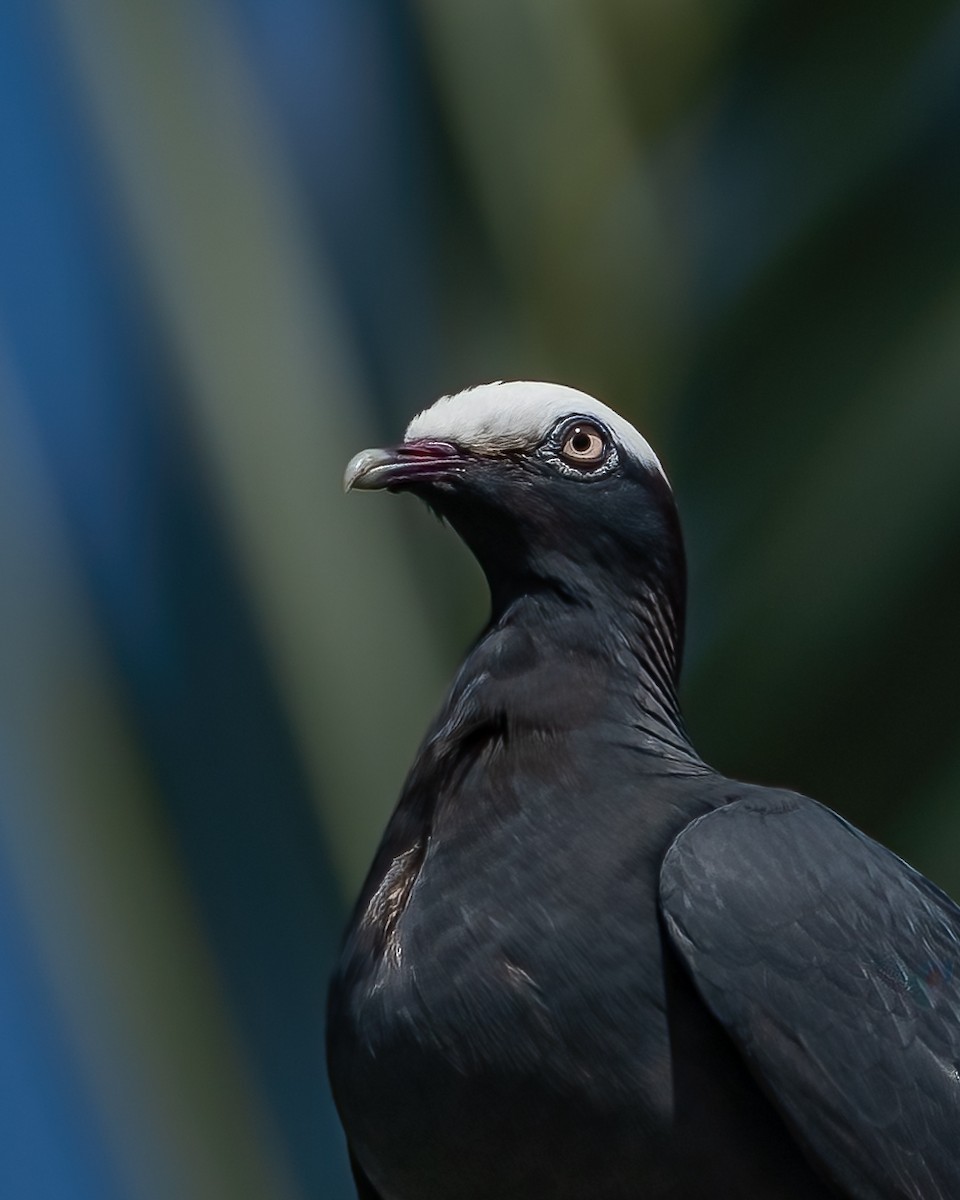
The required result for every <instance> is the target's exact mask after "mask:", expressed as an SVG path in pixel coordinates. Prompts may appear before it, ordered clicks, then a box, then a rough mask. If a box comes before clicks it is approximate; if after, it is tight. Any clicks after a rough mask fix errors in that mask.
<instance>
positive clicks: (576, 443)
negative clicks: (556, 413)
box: [560, 421, 607, 467]
mask: <svg viewBox="0 0 960 1200" xmlns="http://www.w3.org/2000/svg"><path fill="white" fill-rule="evenodd" d="M560 454H561V455H562V456H563V458H564V459H566V461H567V462H568V463H570V464H571V465H572V466H575V467H595V466H597V465H598V464H600V463H602V462H603V460H604V458H606V455H607V439H606V436H605V435H604V434H603V433H602V432H601V431H600V430H599V429H598V428H597V427H596V425H590V424H589V423H588V422H587V421H579V422H578V423H577V424H576V425H573V426H571V428H570V429H568V430H567V432H566V434H565V435H564V439H563V444H562V445H561V447H560Z"/></svg>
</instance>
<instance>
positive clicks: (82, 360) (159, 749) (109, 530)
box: [0, 0, 349, 1200]
mask: <svg viewBox="0 0 960 1200" xmlns="http://www.w3.org/2000/svg"><path fill="white" fill-rule="evenodd" d="M42 11H43V10H42V9H40V8H38V7H37V6H36V5H34V4H31V3H25V2H23V3H22V2H19V0H13V2H12V3H8V4H6V5H2V6H0V104H2V106H3V109H4V111H5V112H6V113H7V114H8V119H7V120H5V121H3V122H2V123H0V155H2V157H3V161H4V163H5V166H6V171H7V179H6V182H5V186H4V187H3V189H0V264H2V270H0V322H2V325H3V328H4V330H5V334H6V337H7V340H8V343H9V346H10V350H11V358H12V366H13V370H14V373H15V375H16V378H17V383H18V385H19V387H20V388H21V390H22V393H23V395H24V397H25V401H26V404H27V407H28V410H29V412H30V414H31V417H32V419H33V422H34V424H35V428H36V431H37V433H38V435H39V440H40V443H41V446H42V449H43V452H44V454H45V457H46V461H47V464H48V466H49V469H50V472H51V475H52V478H53V481H54V484H55V489H56V492H57V494H58V495H59V497H60V500H61V504H62V509H63V512H64V514H65V516H66V520H67V523H68V529H69V532H70V535H71V537H72V538H73V541H74V548H75V550H76V552H77V555H78V559H79V563H80V567H81V572H82V576H83V578H84V579H85V581H86V583H87V586H88V587H89V590H90V594H91V597H92V599H93V602H94V609H95V612H96V613H97V615H98V618H99V624H100V629H101V634H102V636H103V639H104V642H105V644H106V646H107V648H108V651H109V652H110V654H111V655H112V656H113V659H114V661H115V663H116V665H117V668H118V670H119V671H120V674H121V676H122V679H123V682H124V685H125V689H126V694H127V699H128V702H129V705H130V709H131V716H132V719H133V722H134V724H135V726H137V727H138V728H139V731H140V734H141V737H142V740H143V742H144V744H145V747H146V750H147V755H148V758H149V760H150V761H151V762H152V764H153V767H154V770H155V774H156V778H157V780H158V782H159V784H160V787H161V790H162V794H163V797H164V801H165V804H166V808H167V812H168V816H169V819H170V823H171V827H172V829H173V832H174V834H175V837H176V839H177V841H178V842H179V845H180V848H181V853H182V856H183V859H184V861H185V863H186V867H187V871H188V874H189V876H190V878H191V881H192V883H193V886H194V888H195V891H196V895H197V897H198V899H199V902H200V906H201V909H202V912H203V916H204V918H205V921H206V924H207V933H208V937H209V940H210V942H211V943H212V945H213V947H214V949H215V952H216V954H217V956H218V959H219V964H220V968H221V971H222V974H223V976H224V978H225V980H226V983H227V988H228V993H229V999H230V1002H231V1004H232V1006H233V1008H234V1009H235V1011H236V1013H237V1016H238V1019H239V1023H240V1026H241V1029H242V1031H243V1033H244V1035H245V1037H246V1042H247V1044H246V1047H245V1050H246V1054H247V1056H248V1057H249V1058H250V1059H251V1060H252V1062H253V1064H254V1068H255V1072H256V1075H257V1077H258V1079H259V1081H260V1084H261V1086H262V1088H263V1091H264V1094H265V1098H266V1101H267V1105H268V1107H269V1108H270V1109H271V1110H272V1112H273V1115H274V1118H275V1120H276V1121H277V1123H278V1125H279V1127H280V1130H281V1133H282V1136H283V1137H284V1139H285V1141H286V1142H287V1150H288V1153H289V1154H290V1157H291V1159H292V1160H293V1163H294V1167H295V1170H296V1172H297V1175H298V1176H299V1180H300V1183H301V1185H302V1187H303V1190H304V1193H305V1194H306V1195H321V1194H322V1195H324V1196H325V1197H329V1198H330V1200H336V1197H338V1196H346V1195H348V1194H349V1190H348V1183H347V1172H346V1166H345V1162H344V1159H343V1153H342V1148H341V1145H340V1133H339V1129H338V1127H337V1125H336V1121H335V1117H334V1115H333V1112H332V1105H331V1102H330V1100H329V1096H328V1094H327V1091H326V1083H325V1079H326V1076H325V1071H324V1068H323V1057H322V1023H323V1009H324V993H325V986H326V976H327V973H328V970H329V966H330V962H331V959H332V955H333V952H334V947H335V944H336V939H337V930H338V928H339V925H340V921H341V919H342V914H341V912H340V909H339V904H338V901H337V897H336V895H335V893H334V888H333V883H332V873H331V871H330V869H329V864H328V862H327V858H326V854H325V851H324V848H323V846H322V844H321V841H320V837H319V833H318V826H317V821H316V818H315V814H314V810H313V798H312V797H311V796H310V794H309V792H308V789H307V787H306V784H305V781H304V778H303V776H302V773H301V771H300V767H299V764H298V762H297V758H296V754H295V752H294V749H293V746H292V744H291V741H290V737H289V735H288V732H287V730H286V728H285V725H284V721H283V718H282V715H281V713H280V709H279V705H278V702H277V698H276V696H275V694H274V689H273V686H272V683H271V681H270V680H269V678H268V674H267V671H266V668H265V664H264V661H263V656H262V653H261V647H260V644H259V641H258V638H257V635H256V632H255V630H254V626H253V622H252V620H251V617H250V614H249V612H248V611H247V605H246V602H245V598H244V596H243V595H242V592H241V588H240V586H239V583H238V580H237V578H236V576H235V573H234V570H233V567H232V564H231V562H230V561H229V557H228V554H227V552H226V550H225V547H224V545H223V538H222V531H221V530H220V528H219V526H218V523H217V521H216V519H215V517H214V515H213V512H212V506H211V504H210V500H209V497H208V495H207V494H206V490H205V488H204V485H203V482H202V479H201V473H200V468H199V466H198V463H197V461H196V459H195V457H194V455H193V454H192V453H191V448H190V445H189V441H188V438H187V436H186V433H185V430H184V428H183V424H182V416H181V412H180V408H179V405H178V403H177V393H178V389H179V381H178V380H176V379H174V378H173V377H172V376H171V373H170V371H169V370H167V369H165V360H164V356H163V353H162V349H163V347H162V346H161V345H160V338H161V337H162V332H158V331H156V330H155V328H154V327H153V323H152V319H153V314H152V313H151V311H150V308H149V306H148V304H147V303H146V302H145V299H144V296H143V294H142V290H141V287H140V281H139V280H138V278H137V275H136V272H135V270H134V269H133V266H132V263H131V258H130V254H129V252H128V247H127V246H126V245H125V244H124V242H123V239H122V236H121V233H122V230H123V222H122V220H120V219H118V214H117V212H116V211H115V204H114V198H113V197H112V196H111V195H110V193H109V190H108V189H107V188H106V186H105V181H104V178H103V176H102V175H101V174H100V164H99V163H98V160H97V154H96V151H95V148H94V143H93V141H92V139H91V135H90V132H89V131H88V130H87V129H85V128H84V127H83V126H82V125H81V123H80V122H79V120H78V108H77V98H76V97H75V96H73V95H71V93H70V91H69V87H68V84H67V81H68V80H69V78H70V73H69V70H68V69H67V68H66V66H65V64H64V63H63V62H61V61H60V60H59V58H58V55H57V47H56V45H55V43H54V41H53V40H52V39H51V37H50V36H49V31H48V30H46V29H45V28H44V27H43V25H42V22H41V19H40V18H41V14H42ZM10 116H13V118H14V119H10ZM118 902H120V901H119V898H118ZM13 1037H14V1033H13V1031H12V1030H11V1031H8V1029H7V1027H6V1026H5V1027H4V1029H3V1031H2V1033H0V1040H2V1041H3V1042H6V1041H7V1040H9V1039H12V1038H13ZM38 1136H39V1132H38ZM23 1144H24V1146H27V1145H29V1141H28V1140H26V1139H25V1140H24V1143H23ZM3 1194H4V1195H7V1194H10V1195H16V1196H19V1193H7V1192H4V1193H3ZM60 1194H61V1195H64V1196H66V1195H74V1194H78V1195H79V1194H80V1193H78V1192H71V1191H69V1189H68V1190H66V1191H63V1192H61V1193H60ZM97 1194H98V1195H101V1196H106V1195H108V1194H109V1193H108V1192H107V1191H106V1190H105V1189H103V1188H101V1190H100V1191H99V1193H97Z"/></svg>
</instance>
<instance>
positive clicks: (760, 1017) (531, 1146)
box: [328, 384, 960, 1200]
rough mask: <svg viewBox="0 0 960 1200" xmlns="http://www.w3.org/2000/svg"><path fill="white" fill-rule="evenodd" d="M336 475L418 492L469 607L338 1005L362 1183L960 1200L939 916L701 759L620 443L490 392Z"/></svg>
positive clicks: (581, 419) (426, 416)
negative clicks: (481, 594)
mask: <svg viewBox="0 0 960 1200" xmlns="http://www.w3.org/2000/svg"><path fill="white" fill-rule="evenodd" d="M347 482H348V486H350V485H352V486H355V487H389V488H391V489H396V488H405V489H409V490H412V491H414V492H416V493H418V494H419V495H421V496H422V497H423V498H424V499H425V500H427V501H428V503H430V504H431V506H432V507H434V508H435V509H436V510H437V511H438V512H439V513H440V514H441V515H442V516H444V517H445V518H446V519H447V520H448V521H449V522H450V524H451V525H453V526H454V528H455V529H456V530H457V531H458V532H459V533H460V535H461V536H462V537H463V538H464V540H465V541H466V542H467V544H468V545H469V546H470V547H471V549H472V550H473V552H474V553H475V554H476V556H477V558H478V560H479V561H480V563H481V566H482V567H483V569H484V571H485V573H486V575H487V578H488V580H489V583H490V591H491V597H492V615H491V619H490V623H489V625H488V626H487V628H486V630H485V631H484V633H483V635H482V636H481V637H480V639H479V641H478V642H477V644H476V646H475V647H474V648H473V650H472V651H471V652H470V653H469V655H468V656H467V658H466V661H465V662H464V664H463V666H462V667H461V669H460V672H459V674H458V675H457V678H456V680H455V681H454V684H453V686H452V688H451V690H450V694H449V696H448V697H447V699H446V701H445V702H444V705H443V707H442V709H441V712H440V714H439V716H438V717H437V719H436V720H435V722H434V724H433V726H432V727H431V729H430V730H429V732H428V733H427V736H426V739H425V741H424V743H423V746H422V748H421V750H420V753H419V754H418V756H417V760H416V762H415V763H414V765H413V768H412V770H411V772H410V775H409V777H408V779H407V782H406V785H405V786H404V789H403V792H402V795H401V797H400V801H399V803H398V805H397V809H396V811H395V812H394V814H393V817H392V818H391V821H390V823H389V826H388V828H387V831H386V834H385V836H384V840H383V843H382V845H381V847H380V850H379V852H378V854H377V856H376V859H375V861H374V864H373V868H372V870H371V872H370V875H369V878H368V880H367V882H366V884H365V886H364V889H363V893H362V895H361V897H360V900H359V903H358V905H357V908H356V911H355V913H354V917H353V919H352V921H351V924H350V927H349V930H348V933H347V937H346V941H345V945H344V949H343V954H342V957H341V961H340V965H339V968H338V971H337V974H336V977H335V979H334V981H333V985H332V988H331V995H330V1011H329V1022H328V1047H329V1063H330V1075H331V1080H332V1083H333V1088H334V1094H335V1097H336V1101H337V1104H338V1107H339V1110H340V1113H341V1116H342V1119H343V1124H344V1128H345V1130H346V1133H347V1138H348V1141H349V1144H350V1148H351V1153H352V1156H353V1160H354V1166H355V1174H356V1178H357V1185H358V1191H359V1194H360V1196H361V1197H366V1198H379V1200H574V1198H576V1200H587V1198H590V1200H665V1198H668V1197H669V1198H676V1200H681V1198H682V1200H707V1198H708V1197H709V1198H711V1200H718V1198H722V1200H748V1198H749V1200H761V1198H763V1200H787V1198H789V1200H801V1198H802V1200H812V1198H814V1197H827V1196H834V1197H837V1196H840V1197H850V1198H853V1197H857V1198H870V1200H873V1198H878V1200H879V1198H883V1200H893V1198H895V1197H897V1198H900V1197H917V1198H919V1197H923V1198H924V1200H933V1198H947V1197H958V1196H960V1156H958V1153H957V1145H958V1142H960V1075H958V1070H960V992H958V981H957V978H956V977H955V973H954V965H955V963H956V962H957V959H958V950H960V945H958V935H960V910H958V909H957V907H956V906H955V905H954V904H953V902H952V901H951V900H950V899H949V898H947V897H946V896H945V895H943V893H941V892H940V891H938V890H937V889H936V888H935V887H933V885H932V884H930V883H929V882H927V881H926V880H925V879H923V878H922V877H921V876H919V875H917V874H916V873H915V872H914V871H912V870H911V868H910V867H908V866H906V865H905V864H904V863H903V862H901V861H900V860H899V859H898V858H896V857H895V856H894V855H893V854H891V853H890V852H889V851H887V850H885V849H883V847H881V846H879V845H877V844H876V843H874V842H872V841H870V839H868V838H867V837H865V836H864V835H863V834H861V833H859V832H858V831H857V830H855V829H853V828H852V827H851V826H850V825H848V824H847V823H846V822H844V821H842V820H841V819H840V818H839V817H837V816H836V815H835V814H834V813H832V812H830V811H829V810H828V809H825V808H823V807H821V806H820V805H818V804H815V803H814V802H813V801H811V800H808V799H806V798H804V797H802V796H798V795H794V794H792V793H788V792H780V791H775V790H771V789H767V788H758V787H752V786H749V785H745V784H741V783H736V782H733V781H731V780H728V779H725V778H723V777H722V776H720V775H718V774H717V773H716V772H714V771H713V770H711V769H710V768H709V767H708V766H706V764H704V763H703V762H702V761H701V760H700V758H699V757H698V756H697V754H696V752H695V751H694V750H693V748H692V747H691V745H690V743H689V741H688V738H687V735H686V732H685V730H684V727H683V724H682V721H681V717H680V713H679V709H678V705H677V698H676V687H677V676H678V671H679V664H680V657H681V648H682V646H681V643H682V635H683V616H684V612H683V609H684V560H683V549H682V543H681V536H680V530H679V525H678V521H677V516H676V510H675V507H674V503H673V498H672V494H671V491H670V488H669V485H668V484H667V482H666V479H665V478H664V476H663V474H662V471H661V469H660V467H659V464H658V463H657V461H656V458H655V457H654V456H653V454H652V451H650V449H649V447H648V446H647V445H646V443H645V442H644V441H643V439H642V438H640V436H639V435H638V434H637V433H636V431H635V430H633V429H632V427H631V426H629V425H628V424H627V423H626V422H624V421H622V419H621V418H618V417H616V415H615V414H613V413H612V412H610V410H608V409H605V408H604V407H603V406H601V405H598V404H597V402H596V401H594V400H592V399H590V398H589V397H585V396H583V395H582V394H581V393H577V392H573V391H571V390H570V389H564V388H557V387H552V386H550V385H546V384H539V385H538V384H503V385H489V386H488V387H485V388H481V389H477V390H476V391H474V392H468V393H463V394H461V395H460V396H457V397H453V398H452V399H449V400H445V401H441V402H439V403H438V405H436V406H434V408H433V409H430V410H427V412H425V413H423V414H421V416H420V417H418V418H417V419H416V420H415V421H414V422H413V424H412V425H411V427H410V429H409V430H408V433H407V440H406V441H405V443H404V444H403V445H402V446H401V447H398V448H396V449H395V450H392V451H368V452H365V454H364V455H360V456H358V457H357V458H356V459H355V460H354V461H353V463H352V464H351V466H350V467H349V468H348V478H347Z"/></svg>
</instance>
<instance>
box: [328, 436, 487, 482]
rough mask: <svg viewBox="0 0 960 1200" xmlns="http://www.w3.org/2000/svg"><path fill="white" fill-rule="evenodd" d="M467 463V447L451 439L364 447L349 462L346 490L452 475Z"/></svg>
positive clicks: (428, 480) (344, 480) (421, 480)
mask: <svg viewBox="0 0 960 1200" xmlns="http://www.w3.org/2000/svg"><path fill="white" fill-rule="evenodd" d="M465 466H466V457H465V455H464V453H463V451H462V450H459V449H458V448H457V447H456V446H454V445H451V443H450V442H429V441H413V442H403V443H401V444H400V445H399V446H389V447H387V448H386V449H384V450H361V451H360V453H359V454H355V455H354V456H353V458H351V459H350V461H349V462H348V463H347V469H346V471H345V472H344V475H343V490H344V491H345V492H349V491H350V490H351V489H352V488H356V489H357V490H358V491H374V490H376V489H378V488H402V487H409V486H410V485H411V484H414V483H427V482H430V481H433V480H436V479H438V478H440V477H446V478H449V477H450V475H451V474H459V473H460V471H462V470H463V468H464V467H465Z"/></svg>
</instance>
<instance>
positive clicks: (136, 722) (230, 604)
mask: <svg viewBox="0 0 960 1200" xmlns="http://www.w3.org/2000/svg"><path fill="white" fill-rule="evenodd" d="M0 106H2V107H0V114H2V120H0V146H2V164H3V186H2V188H0V1114H2V1120H0V1195H2V1196H3V1197H5V1198H7V1197H9V1198H10V1200H68V1198H69V1200H73V1198H77V1200H87V1198H90V1200H171V1198H172V1197H176V1198H177V1200H219V1198H221V1197H222V1198H223V1200H247V1198H250V1200H254V1198H267V1197H269V1198H271V1200H308V1198H312V1200H320V1198H323V1200H345V1198H346V1197H348V1196H349V1195H350V1194H351V1192H350V1187H349V1184H348V1178H347V1171H346V1167H345V1161H344V1154H343V1150H342V1145H341V1141H340V1135H339V1131H338V1128H337V1125H336V1122H335V1118H334V1116H333V1112H332V1106H331V1103H330V1100H329V1096H328V1093H327V1090H326V1082H325V1075H324V1071H323V1059H322V1015H323V1007H324V992H325V982H326V977H327V974H328V972H329V969H330V966H331V962H332V959H333V956H334V954H335V948H336V943H337V939H338V937H339V930H340V928H341V926H342V923H343V921H344V919H345V914H346V911H347V906H348V904H349V902H350V899H351V897H352V896H353V894H354V892H355V890H356V888H357V886H358V883H359V880H360V878H361V876H362V873H363V870H364V868H365V866H366V863H367V862H368V860H369V859H370V857H371V854H372V851H373V849H374V846H375V843H376V840H377V837H378V832H379V830H380V829H381V828H382V825H383V823H384V820H385V818H386V815H387V813H388V812H389V809H390V806H391V804H392V801H393V799H394V797H395V795H396V792H397V789H398V786H399V784H400V781H401V779H402V776H403V772H404V770H405V766H406V764H407V763H408V761H409V760H410V758H411V755H412V754H413V752H414V749H415V746H416V743H417V740H418V736H419V734H420V732H421V731H422V729H423V728H424V726H425V724H426V722H427V720H428V717H429V715H430V713H431V712H432V710H433V709H434V707H435V706H436V705H437V703H438V701H439V698H440V696H441V694H442V689H443V686H444V681H445V680H446V679H448V678H449V676H450V675H451V673H452V671H453V669H454V667H455V665H456V663H457V661H458V658H459V655H460V654H461V652H462V650H463V648H464V646H465V645H466V644H467V642H468V640H469V639H470V637H471V636H472V635H473V633H474V632H475V631H476V629H477V627H478V625H479V623H480V622H481V620H482V619H483V615H484V603H485V598H484V593H483V587H482V581H481V580H480V578H479V576H478V573H477V571H476V569H475V568H474V567H473V565H472V563H471V562H470V561H469V559H468V557H467V555H466V553H465V552H464V551H463V550H462V548H461V547H459V546H458V545H457V544H456V543H455V540H454V539H453V538H452V536H451V535H449V534H448V533H444V532H442V531H441V530H440V529H439V528H438V527H437V526H436V524H435V523H433V522H432V521H431V520H430V519H429V518H428V516H427V515H426V514H425V513H424V512H422V511H421V510H420V509H419V508H418V507H417V505H416V503H415V502H414V501H412V500H411V499H409V498H404V499H390V498H384V497H380V498H368V497H357V498H350V499H349V500H345V499H344V498H343V497H342V495H341V494H340V478H341V473H342V469H343V466H344V464H345V463H346V461H347V459H348V458H349V456H350V455H351V454H352V453H353V452H354V451H356V450H358V449H360V448H361V447H363V446H367V445H375V444H378V443H382V442H384V441H389V440H393V439H395V438H397V437H398V436H399V435H400V433H401V431H402V429H403V427H404V425H405V423H406V421H407V419H408V418H409V417H410V416H411V415H412V413H413V412H414V411H416V410H417V409H419V408H421V407H423V406H425V405H426V404H428V403H430V402H431V401H432V400H433V399H434V398H435V397H436V396H438V395H439V394H441V393H444V392H450V391H455V390H459V389H460V388H461V387H463V386H466V385H468V384H472V383H477V382H481V381H485V380H489V379H494V378H508V379H509V378H547V379H553V380H557V381H562V382H565V383H569V384H572V385H574V386H577V387H581V388H584V389H585V390H587V391H589V392H592V393H594V394H597V395H599V396H600V397H601V398H603V399H605V400H606V401H608V402H609V403H610V404H612V405H613V406H614V407H617V408H619V409H621V410H622V411H623V412H625V413H626V414H627V415H628V416H629V417H630V418H632V419H633V420H634V421H635V422H636V424H637V425H638V426H639V427H640V428H641V429H642V430H643V431H644V432H645V433H646V434H647V435H648V437H649V438H650V440H651V441H652V442H653V444H654V445H655V446H656V447H657V449H658V450H659V451H660V453H661V456H662V458H663V461H664V463H665V465H666V467H667V470H668V472H669V473H670V475H671V476H672V478H673V481H674V484H675V488H676V492H677V495H678V499H679V504H680V509H681V514H682V516H683V519H684V523H685V527H686V531H687V537H688V549H689V554H690V560H691V576H692V579H691V591H692V603H691V614H690V627H689V641H688V652H687V665H686V684H685V703H686V709H687V714H688V718H689V725H690V727H691V730H692V733H693V735H694V739H695V741H696V743H697V745H698V747H699V748H700V749H701V752H702V753H703V754H704V756H705V757H706V758H708V760H710V761H711V762H713V763H714V764H715V765H716V766H718V767H719V768H721V769H723V770H725V771H727V772H728V773H731V774H736V775H741V776H744V777H746V778H749V779H754V780H760V781H764V782H771V783H778V784H784V785H787V786H791V787H795V788H798V789H801V790H804V791H807V792H809V793H811V794H812V795H814V796H816V797H817V798H819V799H821V800H823V801H826V802H827V803H829V804H832V805H834V806H835V807H836V808H838V809H839V810H840V811H842V812H843V813H845V814H846V815H848V816H850V817H852V818H853V819H854V820H856V821H857V822H859V823H860V824H862V825H863V826H864V827H865V828H866V829H867V830H869V831H870V832H871V833H873V834H875V835H877V836H879V837H881V838H882V839H884V840H885V841H887V842H889V844H891V845H892V846H893V847H894V848H895V849H896V850H897V851H898V852H900V853H901V854H903V855H905V856H906V857H908V858H909V859H911V860H912V861H914V862H915V863H916V864H917V865H918V866H920V867H921V868H922V869H924V870H925V871H927V872H928V873H929V874H931V875H932V876H933V877H934V878H935V879H936V880H938V881H939V882H940V883H942V884H943V885H945V886H946V887H947V888H948V889H952V890H953V891H954V893H955V894H960V863H958V854H960V695H958V689H957V680H958V678H960V630H958V628H957V625H958V622H957V620H956V613H957V610H958V604H960V537H958V532H960V470H958V464H960V140H958V129H960V5H958V4H956V3H930V2H927V0H915V2H914V3H912V4H902V3H897V4H884V3H877V2H876V0H874V2H873V3H870V4H867V3H860V2H855V0H851V2H849V3H845V4H836V3H818V2H816V0H804V2H803V3H799V2H794V3H781V4H760V3H756V2H752V0H710V2H708V0H669V2H668V0H642V2H637V0H592V2H591V0H484V3H482V4H481V3H468V2H466V0H422V2H419V3H417V2H415V0H407V2H404V0H85V2H84V3H82V4H79V3H76V2H75V0H5V3H4V4H3V5H2V6H0Z"/></svg>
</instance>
